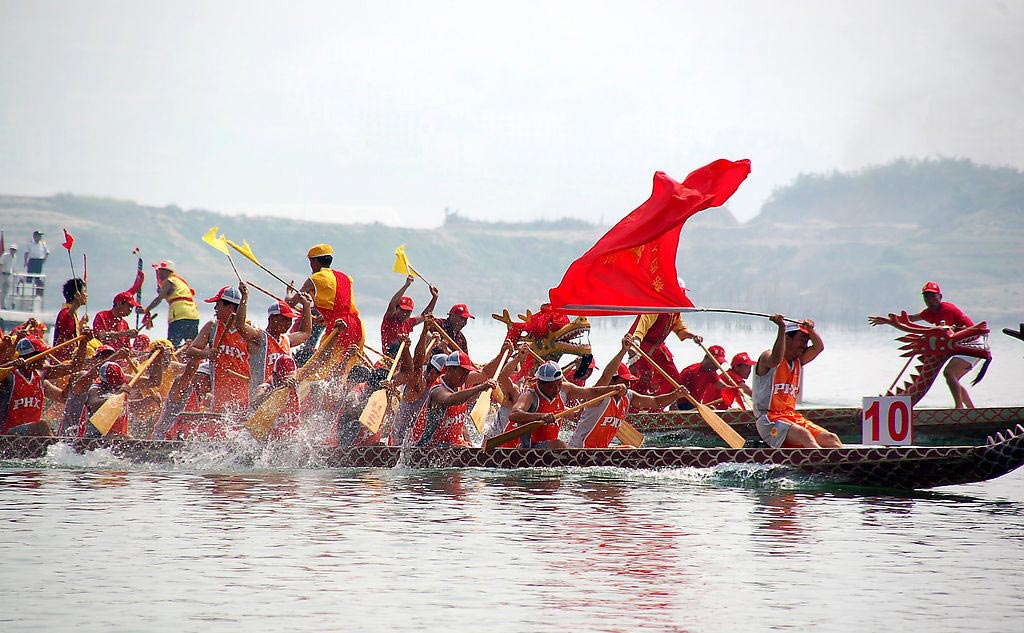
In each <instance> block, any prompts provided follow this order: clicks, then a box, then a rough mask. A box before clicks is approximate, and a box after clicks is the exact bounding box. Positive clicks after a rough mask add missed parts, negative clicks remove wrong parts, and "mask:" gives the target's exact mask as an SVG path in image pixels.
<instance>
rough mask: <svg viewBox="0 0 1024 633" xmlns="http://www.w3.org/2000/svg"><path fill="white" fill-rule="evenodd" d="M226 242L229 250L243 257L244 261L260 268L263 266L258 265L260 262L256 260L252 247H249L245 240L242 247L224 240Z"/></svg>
mask: <svg viewBox="0 0 1024 633" xmlns="http://www.w3.org/2000/svg"><path fill="white" fill-rule="evenodd" d="M226 241H227V243H228V246H230V247H231V248H233V249H235V250H236V251H238V252H239V253H241V254H242V255H245V257H246V259H248V260H249V261H251V262H252V263H254V264H256V265H257V266H262V265H263V264H260V260H258V259H256V254H255V253H253V252H252V247H251V246H249V242H246V241H245V240H242V245H241V246H239V245H238V244H235V243H234V242H232V241H231V240H226Z"/></svg>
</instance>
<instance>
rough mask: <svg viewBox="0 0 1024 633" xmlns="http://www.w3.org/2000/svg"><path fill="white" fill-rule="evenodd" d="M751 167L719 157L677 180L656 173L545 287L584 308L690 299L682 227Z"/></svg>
mask: <svg viewBox="0 0 1024 633" xmlns="http://www.w3.org/2000/svg"><path fill="white" fill-rule="evenodd" d="M748 174H750V161H749V160H746V159H744V160H739V161H735V162H733V161H729V160H724V159H721V160H716V161H715V162H713V163H711V164H710V165H705V166H704V167H701V168H700V169H698V170H696V171H694V172H693V173H691V174H690V175H689V176H687V177H686V180H684V181H683V182H682V183H681V184H680V183H678V182H676V181H674V180H672V179H671V178H669V177H668V176H666V175H665V173H664V172H660V171H659V172H657V173H655V174H654V191H653V192H652V193H651V197H650V198H648V200H647V202H645V203H643V204H642V205H640V206H639V207H637V208H636V209H635V210H634V211H633V212H632V213H630V214H629V215H627V216H626V217H624V218H623V219H622V220H620V221H619V223H618V224H616V225H615V226H613V227H612V228H611V230H609V231H608V232H607V233H605V234H604V237H602V238H601V239H600V240H598V241H597V244H594V246H593V247H592V248H591V249H590V250H589V251H587V252H586V253H584V254H583V256H582V257H580V258H579V259H577V260H576V261H575V262H573V263H572V264H571V265H570V266H569V269H568V270H567V271H565V276H564V277H562V283H560V284H558V287H557V288H552V289H551V290H550V291H549V292H548V297H549V299H550V301H551V306H552V307H553V308H554V309H556V310H560V311H562V312H567V313H570V314H583V315H613V314H638V313H642V312H647V311H650V312H653V311H664V310H663V309H664V308H688V307H692V306H693V303H691V302H690V300H689V299H688V298H687V297H686V293H685V292H684V291H683V289H682V288H680V287H679V282H678V281H677V277H676V251H677V250H678V247H679V231H680V230H681V229H682V228H683V223H684V222H686V220H688V219H689V218H690V217H691V216H693V215H694V214H696V213H697V212H699V211H703V210H704V209H708V208H711V207H717V206H721V205H722V204H724V203H725V201H726V200H728V199H729V197H730V196H732V194H733V193H735V191H736V189H737V188H739V186H740V183H742V182H743V180H744V179H746V177H747V175H748ZM659 308H660V309H662V310H657V309H659Z"/></svg>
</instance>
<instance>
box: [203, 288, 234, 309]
mask: <svg viewBox="0 0 1024 633" xmlns="http://www.w3.org/2000/svg"><path fill="white" fill-rule="evenodd" d="M221 299H223V300H224V301H227V302H228V303H233V304H235V305H236V306H237V305H241V303H242V293H241V292H239V291H238V288H235V287H234V286H224V287H223V288H221V289H220V290H218V291H217V294H216V295H215V296H213V297H210V298H209V299H207V300H206V303H217V302H218V301H220V300H221Z"/></svg>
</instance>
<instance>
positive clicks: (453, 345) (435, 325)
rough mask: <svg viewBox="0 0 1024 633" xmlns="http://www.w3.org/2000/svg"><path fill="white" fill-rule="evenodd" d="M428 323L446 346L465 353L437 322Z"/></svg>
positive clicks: (477, 366)
mask: <svg viewBox="0 0 1024 633" xmlns="http://www.w3.org/2000/svg"><path fill="white" fill-rule="evenodd" d="M430 323H431V325H433V326H434V329H435V330H437V331H438V333H439V334H440V335H441V336H443V337H444V340H446V341H448V344H449V345H451V346H452V347H453V348H455V350H456V351H458V352H462V353H463V354H465V353H466V352H465V350H463V349H462V348H461V347H459V344H458V343H456V342H455V340H454V339H453V338H452V337H451V336H449V335H448V333H447V332H445V331H444V328H443V327H441V326H440V325H438V324H437V321H431V322H430ZM541 362H544V361H541ZM473 366H474V367H476V368H477V369H480V366H479V365H477V364H476V363H473Z"/></svg>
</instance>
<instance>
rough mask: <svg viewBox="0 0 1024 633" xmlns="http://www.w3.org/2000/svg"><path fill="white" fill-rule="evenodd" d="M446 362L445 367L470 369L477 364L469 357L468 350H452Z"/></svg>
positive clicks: (474, 367)
mask: <svg viewBox="0 0 1024 633" xmlns="http://www.w3.org/2000/svg"><path fill="white" fill-rule="evenodd" d="M444 364H445V367H461V368H463V369H468V370H470V371H473V370H474V369H476V365H474V364H473V361H472V360H470V359H469V354H467V353H466V352H452V353H451V354H449V355H448V360H446V361H445V363H444Z"/></svg>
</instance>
